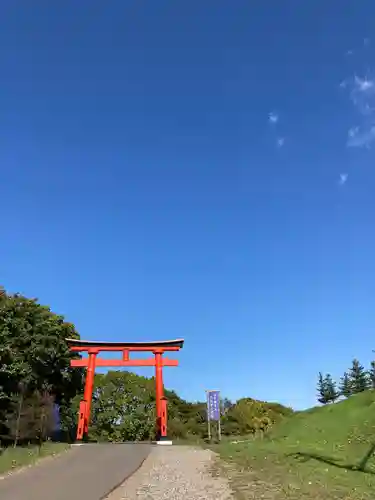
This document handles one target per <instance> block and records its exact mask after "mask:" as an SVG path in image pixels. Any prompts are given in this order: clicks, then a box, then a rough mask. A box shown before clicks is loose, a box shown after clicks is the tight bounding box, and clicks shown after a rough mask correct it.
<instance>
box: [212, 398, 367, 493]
mask: <svg viewBox="0 0 375 500" xmlns="http://www.w3.org/2000/svg"><path fill="white" fill-rule="evenodd" d="M216 451H218V452H219V453H220V455H221V457H222V458H223V459H224V462H223V466H224V468H225V469H226V472H227V474H228V476H229V477H230V478H231V481H232V483H233V486H234V488H235V489H236V490H237V492H238V494H239V497H240V498H264V499H272V500H282V499H299V500H300V499H306V500H307V499H318V498H319V499H323V498H324V499H325V500H333V499H341V500H344V499H348V500H349V499H350V500H367V499H368V500H370V499H373V498H374V496H375V457H374V455H373V453H374V451H375V392H372V391H369V392H365V393H362V394H359V395H356V396H352V397H351V398H349V399H348V400H346V401H343V402H340V403H336V404H334V405H329V406H325V407H323V408H313V409H311V410H308V411H305V412H299V413H296V414H295V415H293V416H292V417H290V418H288V419H287V420H285V421H284V422H282V423H280V424H278V425H277V426H275V428H274V430H273V432H272V433H271V434H270V435H269V436H268V437H267V438H264V439H263V440H256V441H253V442H246V443H238V444H230V443H228V442H226V443H222V444H221V445H219V446H218V447H216ZM262 495H263V496H262Z"/></svg>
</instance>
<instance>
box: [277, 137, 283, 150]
mask: <svg viewBox="0 0 375 500" xmlns="http://www.w3.org/2000/svg"><path fill="white" fill-rule="evenodd" d="M276 144H277V147H278V148H282V147H283V146H284V144H285V137H279V138H278V139H277V141H276Z"/></svg>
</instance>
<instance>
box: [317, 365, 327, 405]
mask: <svg viewBox="0 0 375 500" xmlns="http://www.w3.org/2000/svg"><path fill="white" fill-rule="evenodd" d="M317 391H318V401H319V403H322V404H323V405H325V404H327V403H328V399H327V388H326V383H325V377H323V373H322V372H319V375H318V387H317Z"/></svg>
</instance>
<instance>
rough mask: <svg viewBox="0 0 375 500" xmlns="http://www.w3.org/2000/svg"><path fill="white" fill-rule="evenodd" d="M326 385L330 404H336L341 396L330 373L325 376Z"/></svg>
mask: <svg viewBox="0 0 375 500" xmlns="http://www.w3.org/2000/svg"><path fill="white" fill-rule="evenodd" d="M324 384H325V390H326V398H327V400H328V403H334V402H335V401H336V400H337V399H338V397H339V396H340V393H339V392H338V390H337V387H336V382H335V381H334V380H333V379H332V377H331V375H330V374H329V373H328V374H327V375H326V376H325V379H324Z"/></svg>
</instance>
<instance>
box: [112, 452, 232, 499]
mask: <svg viewBox="0 0 375 500" xmlns="http://www.w3.org/2000/svg"><path fill="white" fill-rule="evenodd" d="M214 461H215V454H214V453H213V452H211V451H209V450H203V449H195V448H190V447H188V446H156V447H155V448H153V450H152V452H151V453H150V455H149V456H148V457H147V459H146V461H145V462H144V463H143V465H142V467H141V468H140V469H139V470H138V471H137V472H136V473H135V474H133V475H132V476H131V477H130V478H129V479H128V480H127V481H125V483H123V484H122V486H120V487H119V488H118V489H117V490H115V491H114V492H113V493H112V494H111V495H110V496H109V497H108V498H107V500H140V499H142V500H151V499H152V500H229V499H233V498H234V497H233V494H232V492H231V489H230V487H229V484H228V482H227V481H226V480H225V479H223V478H220V477H214V476H213V475H212V474H211V471H210V468H211V467H212V465H213V464H214Z"/></svg>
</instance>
